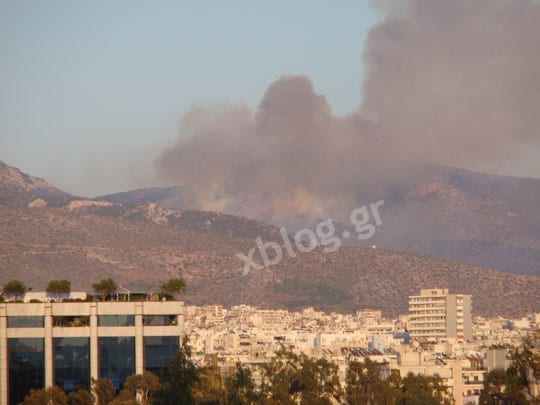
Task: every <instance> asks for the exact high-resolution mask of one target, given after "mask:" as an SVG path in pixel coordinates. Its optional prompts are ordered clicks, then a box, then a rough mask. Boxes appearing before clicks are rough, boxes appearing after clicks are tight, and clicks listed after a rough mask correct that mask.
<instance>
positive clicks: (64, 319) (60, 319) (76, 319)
mask: <svg viewBox="0 0 540 405" xmlns="http://www.w3.org/2000/svg"><path fill="white" fill-rule="evenodd" d="M53 326H55V327H63V328H71V327H81V326H90V317H89V316H53Z"/></svg>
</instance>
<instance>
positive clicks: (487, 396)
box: [480, 330, 540, 405]
mask: <svg viewBox="0 0 540 405" xmlns="http://www.w3.org/2000/svg"><path fill="white" fill-rule="evenodd" d="M539 349H540V330H537V331H536V332H533V333H532V334H531V335H530V336H528V338H527V339H526V340H525V342H524V343H523V344H522V345H521V346H520V347H518V348H516V349H514V350H512V351H511V352H510V354H509V358H510V360H511V363H510V366H509V367H508V368H507V369H506V370H492V371H490V372H489V373H487V374H486V376H485V378H484V389H483V392H482V395H481V396H480V403H481V404H482V405H499V404H504V405H518V404H519V405H528V404H538V403H540V398H539V397H538V396H534V395H533V392H532V387H531V386H532V383H533V380H535V379H537V378H540V372H539V371H538V364H540V350H539Z"/></svg>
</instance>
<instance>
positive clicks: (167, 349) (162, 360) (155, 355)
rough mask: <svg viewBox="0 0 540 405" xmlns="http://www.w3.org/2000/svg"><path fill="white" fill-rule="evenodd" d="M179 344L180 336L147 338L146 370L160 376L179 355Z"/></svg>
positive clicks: (145, 352)
mask: <svg viewBox="0 0 540 405" xmlns="http://www.w3.org/2000/svg"><path fill="white" fill-rule="evenodd" d="M179 342H180V337H179V336H146V337H145V338H144V368H145V369H146V370H148V371H150V372H152V373H154V374H156V375H159V374H160V373H161V372H162V371H163V370H164V369H165V368H166V367H167V365H168V364H169V363H170V362H171V361H172V360H174V358H175V357H176V355H177V354H178V350H179V348H180V345H179Z"/></svg>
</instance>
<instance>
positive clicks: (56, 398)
mask: <svg viewBox="0 0 540 405" xmlns="http://www.w3.org/2000/svg"><path fill="white" fill-rule="evenodd" d="M23 405H68V398H67V395H66V393H65V392H64V391H63V390H62V389H61V388H60V387H57V386H56V385H53V386H52V387H49V388H43V389H40V390H34V389H31V390H30V393H29V394H28V395H27V396H26V397H24V402H23Z"/></svg>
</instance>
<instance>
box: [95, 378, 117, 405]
mask: <svg viewBox="0 0 540 405" xmlns="http://www.w3.org/2000/svg"><path fill="white" fill-rule="evenodd" d="M92 391H93V393H94V396H95V399H96V404H97V405H109V403H110V402H111V401H112V400H113V399H114V397H115V395H116V389H115V388H114V384H113V382H112V381H111V380H109V379H107V378H98V379H97V380H96V379H95V378H92Z"/></svg>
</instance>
